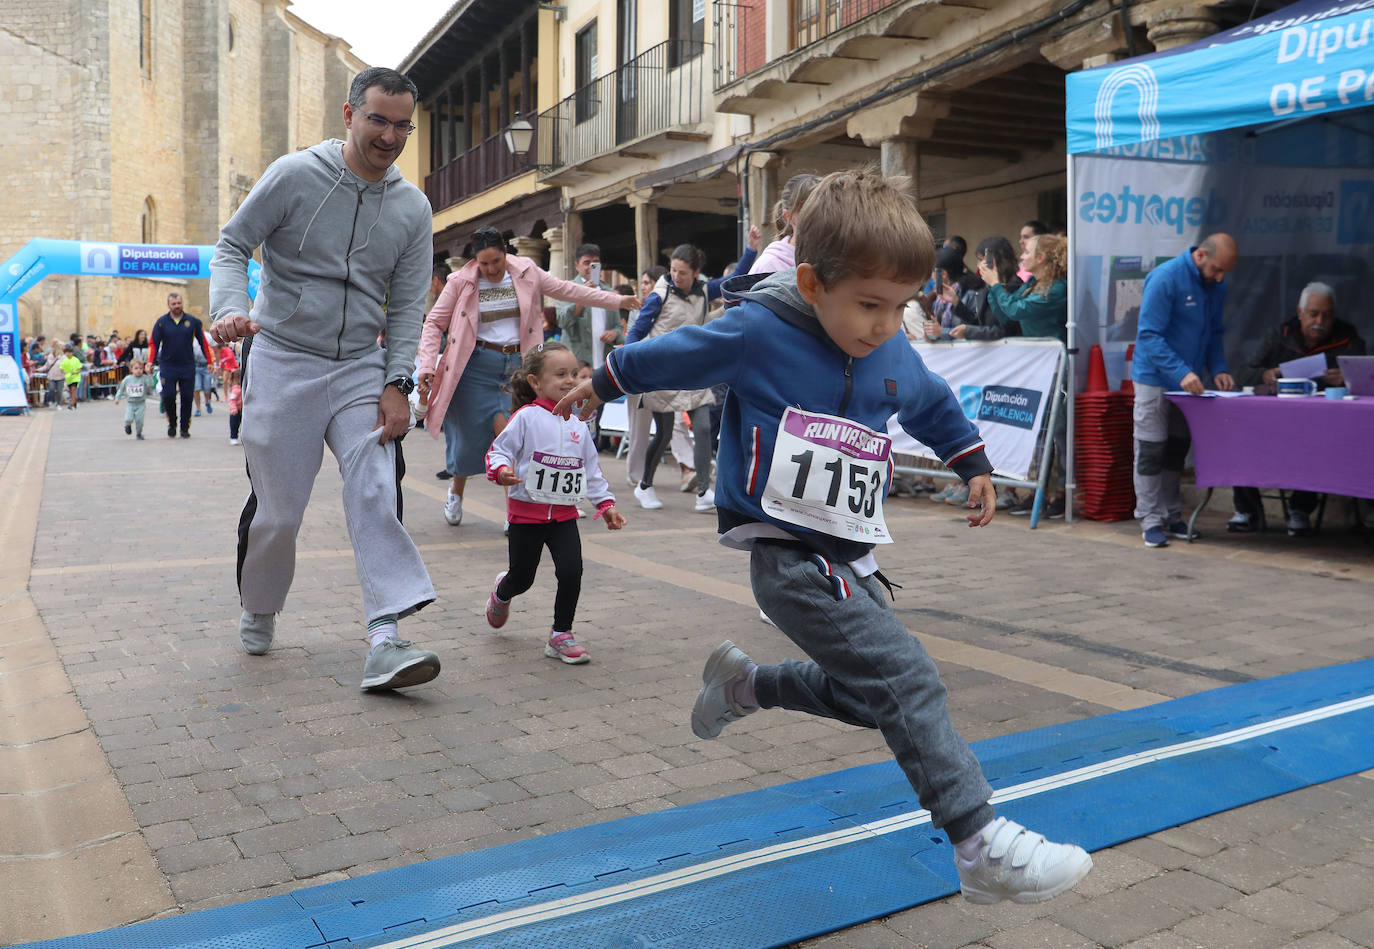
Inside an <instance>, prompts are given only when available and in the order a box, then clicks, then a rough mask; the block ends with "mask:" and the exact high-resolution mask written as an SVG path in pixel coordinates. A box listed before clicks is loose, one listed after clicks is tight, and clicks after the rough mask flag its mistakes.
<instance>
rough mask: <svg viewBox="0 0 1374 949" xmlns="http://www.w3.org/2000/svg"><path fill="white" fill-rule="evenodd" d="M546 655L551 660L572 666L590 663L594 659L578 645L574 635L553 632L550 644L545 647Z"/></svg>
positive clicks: (550, 636)
mask: <svg viewBox="0 0 1374 949" xmlns="http://www.w3.org/2000/svg"><path fill="white" fill-rule="evenodd" d="M544 655H546V656H548V657H549V658H550V659H562V660H563V661H564V662H566V663H567V664H568V665H570V666H575V665H579V664H581V663H584V662H590V661H591V658H592V657H591V656H590V655H588V654H587V650H585V649H583V648H582V647H581V646H579V645H578V644H577V640H575V639H573V634H572V633H553V632H551V633H550V635H549V643H548V645H547V646H545V647H544Z"/></svg>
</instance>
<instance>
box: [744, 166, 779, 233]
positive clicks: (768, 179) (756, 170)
mask: <svg viewBox="0 0 1374 949" xmlns="http://www.w3.org/2000/svg"><path fill="white" fill-rule="evenodd" d="M781 170H782V163H781V162H780V161H779V160H778V155H777V154H776V153H773V152H757V153H755V154H753V155H750V156H749V168H748V170H747V174H748V175H749V208H748V213H749V220H748V221H746V222H745V224H757V225H758V226H759V228H760V229H761V230H762V231H763V234H764V237H765V238H767V239H769V240H772V239H774V238H776V237H777V234H776V233H775V231H774V228H773V206H774V205H776V204H777V203H778V195H779V194H780V193H781V192H782V174H781Z"/></svg>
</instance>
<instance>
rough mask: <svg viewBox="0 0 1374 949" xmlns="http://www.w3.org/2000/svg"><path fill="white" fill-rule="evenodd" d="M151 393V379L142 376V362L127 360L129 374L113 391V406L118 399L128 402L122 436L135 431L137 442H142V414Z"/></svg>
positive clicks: (117, 402)
mask: <svg viewBox="0 0 1374 949" xmlns="http://www.w3.org/2000/svg"><path fill="white" fill-rule="evenodd" d="M152 391H153V377H152V376H145V375H144V374H143V360H141V359H131V360H129V374H128V375H127V376H125V377H124V378H123V379H121V380H120V381H119V388H118V389H116V390H115V405H118V404H119V400H120V399H128V400H129V404H128V405H127V406H125V407H124V434H125V435H130V434H132V433H133V431H134V429H137V430H138V440H139V441H143V414H144V412H145V410H146V409H147V401H148V396H149V394H151V393H152Z"/></svg>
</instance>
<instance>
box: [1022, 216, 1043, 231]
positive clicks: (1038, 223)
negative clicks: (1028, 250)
mask: <svg viewBox="0 0 1374 949" xmlns="http://www.w3.org/2000/svg"><path fill="white" fill-rule="evenodd" d="M1021 227H1022V229H1023V230H1024V229H1025V228H1030V229H1031V233H1032V234H1048V233H1049V232H1050V226H1049V225H1048V224H1046V223H1045V222H1044V221H1042V220H1040V219H1039V218H1034V217H1033V218H1031V219H1030V220H1029V221H1027V222H1026V223H1025V224H1022V225H1021Z"/></svg>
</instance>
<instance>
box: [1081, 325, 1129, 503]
mask: <svg viewBox="0 0 1374 949" xmlns="http://www.w3.org/2000/svg"><path fill="white" fill-rule="evenodd" d="M1134 404H1135V396H1134V394H1133V393H1131V392H1126V391H1121V392H1112V391H1110V390H1109V389H1108V388H1107V366H1106V362H1105V361H1104V360H1103V357H1102V347H1101V346H1094V347H1093V348H1092V350H1091V351H1090V353H1089V355H1088V380H1087V385H1086V387H1085V390H1084V391H1083V392H1082V393H1080V394H1079V396H1078V397H1077V399H1076V400H1075V401H1074V431H1073V437H1074V461H1075V470H1076V475H1075V482H1076V483H1077V485H1078V488H1077V491H1078V498H1079V499H1080V500H1081V502H1082V505H1083V516H1084V517H1088V518H1091V519H1093V520H1096V521H1123V520H1127V519H1129V518H1130V517H1132V516H1133V515H1134V512H1135V487H1134V485H1133V483H1132V480H1131V465H1132V460H1133V458H1132V454H1133V449H1134V443H1133V441H1132V424H1131V409H1132V408H1133V406H1134Z"/></svg>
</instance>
